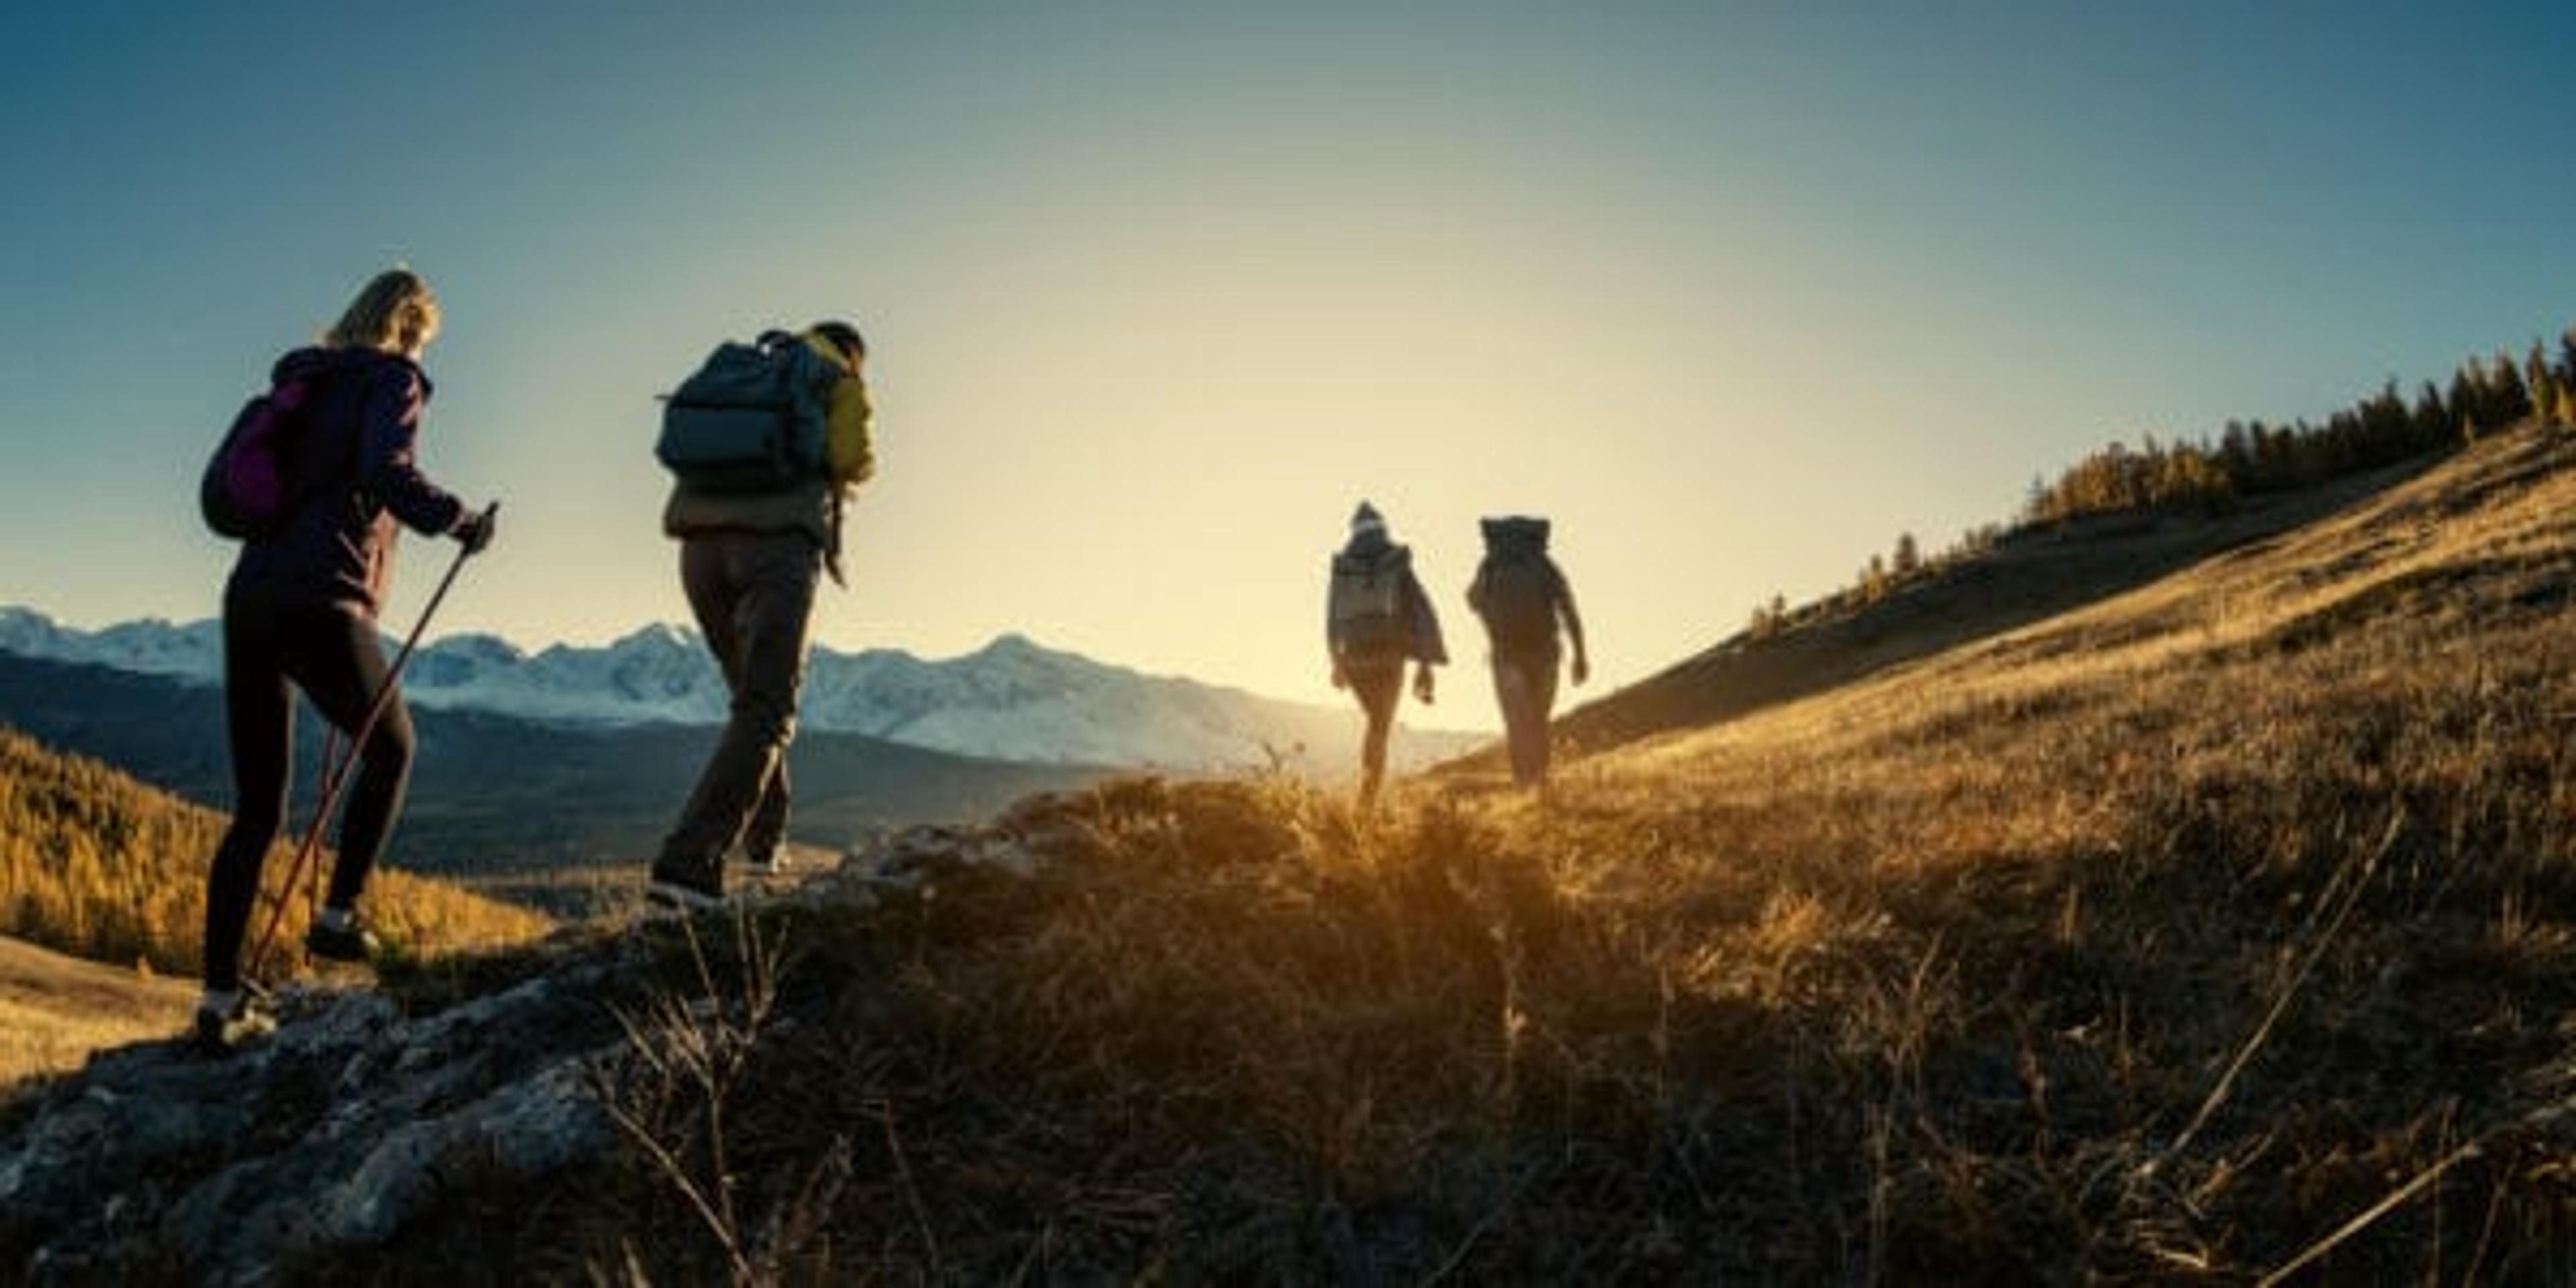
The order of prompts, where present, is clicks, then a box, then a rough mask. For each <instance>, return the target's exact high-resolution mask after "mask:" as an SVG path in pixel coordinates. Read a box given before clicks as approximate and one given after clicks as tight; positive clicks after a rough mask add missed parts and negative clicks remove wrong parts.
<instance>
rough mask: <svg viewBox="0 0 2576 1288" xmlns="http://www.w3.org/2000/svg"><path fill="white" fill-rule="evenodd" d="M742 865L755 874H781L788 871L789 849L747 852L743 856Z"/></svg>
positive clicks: (769, 875) (765, 875)
mask: <svg viewBox="0 0 2576 1288" xmlns="http://www.w3.org/2000/svg"><path fill="white" fill-rule="evenodd" d="M742 866H743V868H744V869H745V870H746V871H749V872H750V873H752V874H753V875H755V876H764V877H774V876H781V875H784V874H785V873H786V871H787V851H786V850H784V849H777V850H772V851H770V852H769V853H767V854H746V855H744V856H743V858H742Z"/></svg>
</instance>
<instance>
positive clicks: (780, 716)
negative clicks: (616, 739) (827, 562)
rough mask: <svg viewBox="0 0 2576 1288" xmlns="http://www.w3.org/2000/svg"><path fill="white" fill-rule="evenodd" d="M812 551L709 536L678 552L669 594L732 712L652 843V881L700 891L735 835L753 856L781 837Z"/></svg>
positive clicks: (794, 538) (796, 539)
mask: <svg viewBox="0 0 2576 1288" xmlns="http://www.w3.org/2000/svg"><path fill="white" fill-rule="evenodd" d="M821 568H822V553H821V551H820V550H819V549H817V548H816V546H815V544H814V539H813V538H812V537H809V536H807V535H805V534H804V533H802V532H715V533H704V534H700V535H696V536H691V537H688V538H686V539H684V540H682V541H681V542H680V586H681V589H683V590H685V591H686V592H687V593H688V596H689V611H690V612H691V613H692V614H694V615H695V616H696V617H697V619H698V630H699V631H700V632H702V633H703V634H705V636H706V637H707V647H708V649H709V650H711V651H712V652H714V654H715V655H716V664H717V665H718V666H719V667H721V668H722V669H723V671H724V678H725V686H726V687H727V688H728V689H730V690H731V691H732V693H733V704H732V714H731V716H730V717H729V718H728V719H727V720H726V722H725V729H724V736H723V737H722V738H721V739H719V740H718V741H717V743H716V749H715V753H714V754H713V755H711V756H709V757H708V758H707V765H706V768H705V769H704V770H702V771H700V773H699V775H698V785H697V788H696V790H694V791H692V792H690V793H689V803H688V805H687V806H686V807H685V808H683V809H682V810H681V811H680V823H679V826H678V827H676V828H674V829H672V831H671V835H670V836H669V838H667V839H666V840H664V841H663V843H662V855H661V858H660V859H659V860H657V861H656V862H655V863H654V865H653V868H654V871H655V872H656V873H657V874H663V873H671V874H680V875H692V876H696V877H698V878H699V880H700V883H701V884H711V883H713V882H714V880H715V879H716V878H717V877H718V875H719V874H720V873H721V871H722V865H723V863H724V853H725V851H726V850H727V849H729V848H731V847H732V845H733V843H734V841H735V839H736V838H737V837H738V838H740V839H741V840H742V841H743V845H744V849H745V850H746V851H747V852H748V853H749V854H750V855H751V856H752V857H754V858H760V857H765V856H767V855H768V854H770V853H772V852H774V851H775V850H776V849H777V848H778V846H779V844H780V843H781V842H782V841H784V839H785V838H786V835H787V799H788V790H787V745H788V744H789V743H790V742H792V741H794V740H795V737H796V702H797V695H798V693H799V691H800V690H801V689H802V688H803V687H804V683H805V644H806V638H807V635H808V632H809V631H810V629H811V627H812V625H813V618H814V586H815V581H816V578H817V577H818V576H819V575H820V572H821Z"/></svg>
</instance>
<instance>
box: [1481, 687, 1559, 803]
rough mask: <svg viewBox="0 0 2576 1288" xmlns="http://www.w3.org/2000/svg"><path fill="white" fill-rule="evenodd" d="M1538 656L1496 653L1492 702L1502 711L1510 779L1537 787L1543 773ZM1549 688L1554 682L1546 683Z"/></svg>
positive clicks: (1543, 723)
mask: <svg viewBox="0 0 2576 1288" xmlns="http://www.w3.org/2000/svg"><path fill="white" fill-rule="evenodd" d="M1541 670H1542V666H1541V659H1536V658H1528V657H1512V656H1505V655H1499V654H1498V655H1496V657H1495V658H1494V701H1495V704H1496V705H1498V706H1500V707H1501V708H1502V710H1503V737H1504V741H1505V743H1506V745H1508V747H1509V748H1510V750H1511V761H1512V781H1513V782H1515V783H1518V784H1520V785H1521V786H1523V787H1534V786H1537V785H1538V783H1539V780H1540V779H1541V778H1543V777H1545V776H1546V774H1547V708H1546V706H1544V705H1543V704H1542V701H1541V693H1540V683H1541V679H1542V677H1541V674H1540V672H1541ZM1547 687H1548V689H1549V690H1550V691H1551V695H1552V691H1553V689H1554V687H1555V686H1554V685H1552V684H1551V685H1548V686H1547Z"/></svg>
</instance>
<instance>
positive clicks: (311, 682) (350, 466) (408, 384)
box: [197, 268, 493, 1047]
mask: <svg viewBox="0 0 2576 1288" xmlns="http://www.w3.org/2000/svg"><path fill="white" fill-rule="evenodd" d="M437 334H438V301H437V299H436V298H435V297H433V296H432V295H431V294H430V290H429V285H428V283H426V282H424V281H422V280H421V279H420V276H419V275H418V274H416V273H413V272H412V271H410V270H409V269H399V268H398V269H393V270H390V271H388V272H384V273H380V274H378V275H377V276H376V278H375V280H373V281H371V282H369V283H367V285H366V287H365V289H363V290H361V291H359V292H358V297H357V299H355V300H353V301H351V302H350V304H349V307H348V311H347V312H345V313H343V314H341V316H340V320H339V321H338V322H337V323H335V324H333V325H332V327H331V329H330V331H329V332H327V333H326V334H324V336H323V337H322V341H321V343H320V344H319V345H318V346H316V347H311V348H303V349H297V350H295V351H294V352H292V353H289V354H287V355H286V356H284V357H282V358H280V359H278V360H277V366H276V369H275V371H274V373H273V375H272V386H273V392H272V395H271V396H272V398H275V397H278V396H279V395H281V394H285V393H286V391H288V390H290V389H292V390H293V391H294V392H293V393H292V395H291V396H288V397H287V398H286V402H287V403H288V404H291V405H292V406H293V407H294V411H293V413H292V417H291V419H289V420H287V421H284V422H281V423H282V424H288V425H291V427H292V428H291V429H290V430H289V431H288V432H289V433H290V434H291V440H290V442H289V445H288V446H287V448H286V450H284V451H283V452H282V453H281V456H282V458H283V463H282V465H281V466H280V468H279V471H278V472H279V474H280V475H282V476H283V481H284V483H285V485H286V486H285V492H284V496H285V500H284V503H283V506H282V508H281V509H280V511H279V512H278V515H279V517H278V519H277V520H276V522H275V524H274V526H270V527H266V528H264V529H263V530H262V531H261V532H260V533H259V534H258V535H254V536H250V537H248V538H247V539H245V540H244V541H243V543H242V548H241V555H240V557H239V558H237V559H235V560H234V562H233V571H232V577H231V579H230V580H229V581H228V582H226V583H225V586H224V712H225V722H226V727H227V730H228V733H229V736H230V739H231V744H232V762H233V819H232V825H231V826H230V827H229V828H227V829H226V830H225V832H224V839H223V842H222V844H221V845H219V846H217V847H216V850H215V859H214V866H213V869H212V871H211V872H210V873H209V874H208V876H207V879H206V941H205V954H206V971H205V974H206V993H205V998H204V1000H202V1001H201V1002H199V1003H198V1007H197V1034H198V1037H199V1040H200V1041H202V1042H204V1043H205V1044H207V1045H209V1046H213V1047H229V1046H231V1045H232V1044H233V1043H235V1042H236V1041H238V1040H240V1039H242V1038H245V1037H249V1036H253V1035H255V1034H257V1033H259V1032H262V1031H265V1030H266V1029H267V1028H269V1027H271V1025H270V1023H269V1021H268V1018H267V1017H266V1016H265V1015H264V1014H262V1013H261V1012H260V1011H259V1010H257V1009H256V1008H255V1007H253V1006H252V1005H250V1004H249V1003H248V1002H247V1001H246V1000H245V998H244V995H243V992H242V988H241V974H240V972H241V962H240V958H241V948H242V938H243V935H244V932H245V931H246V929H247V928H248V923H249V921H250V914H251V908H252V905H253V904H254V903H255V902H256V900H257V897H258V893H259V877H260V867H261V861H262V860H263V859H265V858H266V857H267V855H268V847H269V843H270V842H271V841H272V840H274V839H275V838H276V836H277V828H278V823H279V821H280V820H281V819H282V818H283V817H284V815H285V813H286V792H287V781H286V778H287V766H288V764H289V761H290V759H291V753H292V751H293V749H294V740H295V727H294V716H295V708H294V705H293V704H294V700H295V698H294V692H293V689H299V688H300V689H302V690H303V691H304V695H305V696H306V697H307V698H310V699H311V700H312V702H313V705H314V706H315V707H316V708H317V709H319V710H320V711H321V712H322V714H323V716H324V717H325V718H327V719H329V720H330V721H331V723H332V724H334V725H336V726H338V727H339V729H340V730H341V732H343V733H345V734H349V735H351V736H353V737H354V736H356V734H357V733H358V731H359V728H360V726H361V725H363V724H364V723H365V722H366V719H367V715H368V712H369V710H370V708H371V707H373V706H374V705H375V703H376V700H377V697H378V695H379V694H383V695H384V705H383V708H382V710H381V711H380V712H379V713H378V714H377V715H376V722H375V725H374V727H373V728H372V729H371V730H369V731H368V732H367V735H366V742H365V744H364V745H363V746H361V747H359V748H358V749H357V751H356V755H357V761H356V763H357V771H356V772H357V778H356V780H355V783H354V785H353V786H352V787H351V788H350V790H349V793H348V806H347V808H346V809H345V810H344V811H343V812H342V814H341V816H340V855H339V861H338V863H337V865H336V866H335V867H333V869H332V871H331V887H330V893H329V895H328V896H327V897H326V898H325V900H324V905H323V908H322V911H321V914H320V915H319V916H317V917H316V918H315V919H314V922H313V926H312V928H311V930H310V931H308V932H307V933H306V935H305V938H304V946H305V949H306V950H307V951H309V952H311V953H312V954H313V955H314V956H317V957H324V958H329V959H331V960H334V961H348V962H364V961H368V960H370V959H371V957H372V956H373V954H374V952H375V948H376V942H375V936H374V935H372V934H370V933H369V932H368V931H367V929H366V927H365V925H364V924H362V923H361V922H360V920H359V918H358V912H357V903H358V895H359V894H360V892H362V891H363V890H364V889H365V887H366V882H367V874H368V872H369V871H370V870H372V869H373V868H374V866H375V863H376V858H377V856H378V855H379V854H381V853H383V851H384V847H385V838H386V836H387V835H388V834H389V833H390V832H391V831H392V829H393V825H394V819H395V816H396V815H397V814H399V813H400V812H401V810H402V800H403V787H404V784H405V782H406V781H407V780H408V779H409V777H410V775H411V756H412V727H411V716H410V714H409V713H408V712H406V711H405V710H404V709H403V702H402V695H401V693H400V692H399V691H398V690H396V691H391V692H388V691H387V689H388V676H387V673H386V664H385V656H384V648H383V645H382V644H381V643H380V642H379V639H378V636H377V632H376V613H377V610H378V609H380V608H381V607H382V606H383V604H384V597H385V592H386V590H387V588H388V586H389V585H390V584H391V582H392V580H393V563H394V546H395V543H396V541H397V538H398V537H399V535H400V533H399V530H398V529H397V528H396V526H395V523H396V521H397V520H399V521H400V522H401V524H402V526H404V527H408V528H410V529H412V530H413V531H415V532H418V533H421V534H422V535H424V536H451V537H454V538H456V539H457V540H458V541H460V542H463V543H464V545H465V548H466V549H467V550H468V551H479V550H481V549H482V548H483V547H484V546H485V545H487V544H489V543H490V542H491V540H492V528H493V524H492V520H491V519H490V517H489V516H488V515H485V514H477V513H475V512H473V511H470V510H468V509H467V508H466V507H465V505H464V503H463V502H460V501H458V500H457V499H456V498H455V497H453V496H451V495H449V494H448V493H447V492H445V491H443V490H441V489H440V488H439V487H438V486H437V485H436V484H434V483H431V482H430V481H429V479H428V478H427V477H425V476H423V475H422V473H421V472H420V467H419V466H418V465H417V464H415V463H414V461H413V449H414V447H415V446H416V445H417V443H418V440H419V436H420V426H421V417H422V413H423V411H424V410H425V409H426V408H427V406H428V404H429V394H430V383H429V377H427V376H425V375H423V374H422V373H421V369H420V365H419V364H420V355H421V351H422V350H423V349H425V348H427V347H428V346H429V342H430V340H431V339H433V338H434V337H436V336H437ZM290 685H291V686H292V688H290Z"/></svg>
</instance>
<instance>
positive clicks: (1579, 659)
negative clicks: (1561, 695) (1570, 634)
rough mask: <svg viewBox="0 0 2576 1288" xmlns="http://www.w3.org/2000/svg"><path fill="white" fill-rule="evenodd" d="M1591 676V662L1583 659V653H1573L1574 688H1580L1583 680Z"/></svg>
mask: <svg viewBox="0 0 2576 1288" xmlns="http://www.w3.org/2000/svg"><path fill="white" fill-rule="evenodd" d="M1591 678H1592V664H1591V663H1590V662H1587V661H1585V660H1583V655H1582V654H1580V653H1577V654H1575V655H1574V686H1575V687H1576V688H1578V689H1579V688H1582V687H1583V682H1584V681H1585V680H1589V679H1591Z"/></svg>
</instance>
